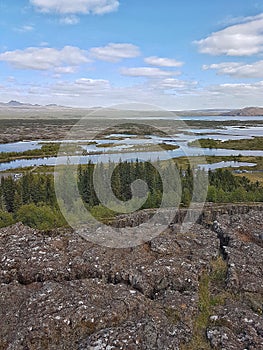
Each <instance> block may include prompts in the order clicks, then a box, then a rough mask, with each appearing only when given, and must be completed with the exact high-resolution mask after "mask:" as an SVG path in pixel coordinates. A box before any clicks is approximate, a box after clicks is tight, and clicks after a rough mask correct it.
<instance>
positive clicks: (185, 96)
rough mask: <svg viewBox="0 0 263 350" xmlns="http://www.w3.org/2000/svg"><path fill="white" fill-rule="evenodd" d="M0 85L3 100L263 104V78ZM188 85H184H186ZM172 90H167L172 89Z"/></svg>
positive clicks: (96, 103) (222, 105)
mask: <svg viewBox="0 0 263 350" xmlns="http://www.w3.org/2000/svg"><path fill="white" fill-rule="evenodd" d="M6 84H7V85H5V86H4V85H2V86H0V91H1V96H2V97H1V99H2V101H9V100H11V99H16V100H20V101H24V102H30V103H39V104H49V103H56V104H59V105H71V106H82V107H91V106H110V105H114V104H118V103H130V102H138V103H146V104H147V103H148V104H153V105H159V106H160V107H163V108H164V109H170V110H180V109H181V110H183V109H184V110H185V109H204V108H223V109H226V108H241V107H245V106H262V105H263V104H262V96H263V81H261V82H257V83H248V84H244V83H243V84H220V85H213V86H207V87H205V88H202V87H201V86H199V85H198V86H195V82H188V81H179V80H178V81H176V79H175V80H174V81H173V80H169V78H164V79H160V80H159V82H158V81H157V80H156V81H155V80H147V82H145V83H143V84H135V85H133V86H129V87H116V86H112V85H111V84H110V82H109V81H108V80H100V79H89V78H85V77H83V78H80V79H77V80H74V81H68V80H61V81H57V82H55V83H54V81H53V83H51V82H50V83H49V84H44V83H35V84H34V83H32V82H31V83H30V84H23V83H21V82H19V81H14V82H12V81H11V82H9V83H6ZM184 86H185V87H184ZM173 87H174V89H173V90H172V91H167V88H168V90H169V89H171V88H173Z"/></svg>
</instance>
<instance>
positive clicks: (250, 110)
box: [221, 107, 263, 117]
mask: <svg viewBox="0 0 263 350" xmlns="http://www.w3.org/2000/svg"><path fill="white" fill-rule="evenodd" d="M221 115H224V116H227V115H229V116H237V117H238V116H244V117H247V116H251V117H253V116H263V108H261V107H246V108H241V109H234V110H232V111H230V112H226V113H222V114H221Z"/></svg>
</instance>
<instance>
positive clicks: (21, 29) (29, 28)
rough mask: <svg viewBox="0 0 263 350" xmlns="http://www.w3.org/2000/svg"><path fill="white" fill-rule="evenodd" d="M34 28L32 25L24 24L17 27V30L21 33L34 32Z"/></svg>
mask: <svg viewBox="0 0 263 350" xmlns="http://www.w3.org/2000/svg"><path fill="white" fill-rule="evenodd" d="M34 29H35V28H34V26H32V25H24V26H21V27H18V28H15V31H17V32H20V33H26V32H32V31H33V30H34Z"/></svg>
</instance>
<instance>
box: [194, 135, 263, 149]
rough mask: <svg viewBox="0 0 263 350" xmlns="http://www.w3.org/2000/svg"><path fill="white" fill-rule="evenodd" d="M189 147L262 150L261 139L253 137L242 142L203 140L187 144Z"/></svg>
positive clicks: (262, 138)
mask: <svg viewBox="0 0 263 350" xmlns="http://www.w3.org/2000/svg"><path fill="white" fill-rule="evenodd" d="M188 146H190V147H202V148H221V149H233V150H259V151H262V150H263V137H254V138H252V139H243V140H238V141H237V140H227V141H221V140H214V139H210V138H203V139H199V140H194V141H192V142H188Z"/></svg>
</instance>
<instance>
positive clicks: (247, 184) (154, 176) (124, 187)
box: [0, 159, 263, 229]
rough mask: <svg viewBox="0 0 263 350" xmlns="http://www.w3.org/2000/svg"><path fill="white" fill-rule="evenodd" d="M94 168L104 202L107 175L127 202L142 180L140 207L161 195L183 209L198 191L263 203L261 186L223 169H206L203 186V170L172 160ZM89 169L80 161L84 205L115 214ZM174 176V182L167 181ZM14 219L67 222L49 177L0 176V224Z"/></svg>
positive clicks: (210, 197) (45, 224)
mask: <svg viewBox="0 0 263 350" xmlns="http://www.w3.org/2000/svg"><path fill="white" fill-rule="evenodd" d="M97 167H98V168H97V170H98V173H99V174H100V176H99V177H98V178H96V181H97V183H96V186H97V189H98V188H101V191H100V192H101V193H102V195H103V194H105V198H104V199H105V201H107V196H108V193H107V192H106V190H105V189H104V185H105V183H106V182H107V179H108V178H109V177H110V178H111V181H110V184H111V189H112V192H113V194H114V196H116V198H117V199H119V200H120V201H129V200H131V199H132V197H133V196H134V195H135V196H137V197H138V199H139V198H140V196H143V195H142V194H141V193H140V192H138V193H135V194H134V193H132V187H131V184H132V183H133V182H134V181H136V180H138V179H140V180H143V181H144V182H145V183H147V186H148V195H147V197H146V200H145V202H144V203H143V205H142V207H141V209H147V208H157V207H160V205H161V203H162V201H163V200H164V198H163V197H165V204H166V206H168V207H169V206H173V205H174V203H175V202H176V203H178V204H180V205H181V206H185V207H187V206H188V205H189V203H190V202H191V201H194V202H198V201H200V200H202V199H201V198H199V197H198V194H199V193H202V192H204V191H205V194H207V199H206V200H207V201H209V202H219V203H223V202H247V201H249V202H261V201H263V187H262V186H261V185H260V183H259V182H255V183H252V182H251V181H249V180H248V179H247V178H246V177H237V176H234V175H233V173H232V172H231V171H229V170H226V169H218V170H215V171H209V173H208V180H209V184H208V187H206V186H205V184H204V179H205V178H206V177H207V175H206V173H205V171H204V170H202V169H194V170H193V169H191V167H190V166H188V167H187V168H186V169H182V168H180V167H179V166H177V165H176V164H175V169H176V171H175V172H174V169H173V166H172V165H171V162H160V161H157V162H156V164H154V163H151V162H141V161H139V160H138V159H137V160H135V161H119V163H118V164H115V163H112V162H109V163H107V164H103V163H100V164H98V165H97ZM159 170H161V175H160V171H159ZM94 171H95V165H94V164H92V163H91V162H89V164H87V165H79V167H78V171H77V179H76V182H77V186H78V190H79V193H80V195H81V198H82V200H83V202H84V203H85V205H86V207H87V209H89V210H90V211H91V212H92V213H93V214H94V215H95V216H97V217H98V218H105V217H106V218H107V217H109V216H112V215H115V214H116V213H118V210H117V209H116V211H115V212H113V211H112V210H109V209H107V205H103V204H102V203H101V201H100V199H99V198H98V195H97V192H96V190H95V186H94V179H93V178H94ZM175 174H176V176H177V178H176V181H172V180H173V179H174V176H175ZM65 181H70V180H69V179H65ZM196 187H197V190H196ZM164 189H165V191H164ZM164 192H165V193H164ZM67 195H68V199H71V200H72V198H70V193H67ZM105 201H104V204H105ZM73 204H74V203H72V205H73ZM109 204H110V203H109ZM109 206H110V205H109ZM17 221H22V222H23V223H25V224H27V225H29V226H32V227H36V228H39V229H51V228H54V227H59V226H65V225H66V221H65V219H64V218H63V216H62V214H61V212H60V210H59V206H58V203H57V198H56V194H55V188H54V177H53V175H51V174H38V173H36V174H33V173H32V172H27V173H25V174H24V175H23V176H22V177H21V178H19V179H14V178H13V177H11V176H9V177H2V179H1V184H0V226H1V227H3V226H7V225H10V224H12V223H14V222H17Z"/></svg>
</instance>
